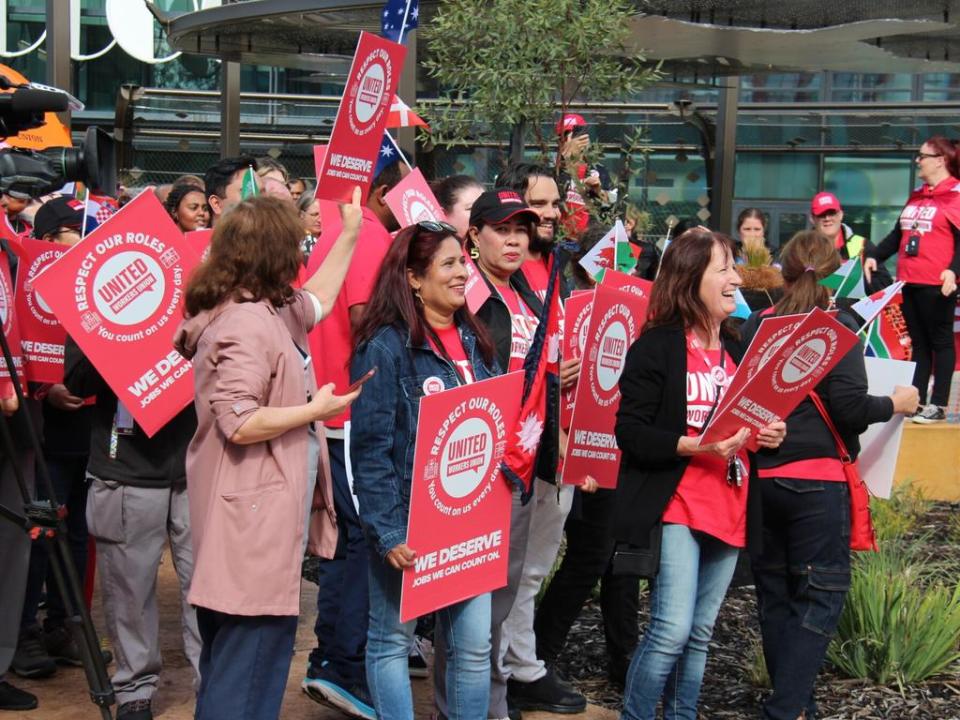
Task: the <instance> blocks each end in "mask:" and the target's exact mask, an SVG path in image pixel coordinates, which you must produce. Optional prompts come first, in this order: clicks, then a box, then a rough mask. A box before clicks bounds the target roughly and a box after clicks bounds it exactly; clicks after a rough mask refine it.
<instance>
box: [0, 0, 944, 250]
mask: <svg viewBox="0 0 960 720" xmlns="http://www.w3.org/2000/svg"><path fill="white" fill-rule="evenodd" d="M4 1H5V2H6V15H5V20H6V22H5V28H6V37H5V39H4V40H5V43H6V45H5V51H4V52H3V53H2V54H3V55H4V58H5V59H4V60H3V62H5V63H6V64H7V65H9V66H11V67H13V68H14V69H16V70H19V71H20V72H22V73H24V74H25V75H26V76H27V77H29V78H32V79H36V80H40V81H43V80H44V78H45V76H46V54H45V52H44V51H43V44H42V43H40V45H39V46H38V47H37V48H36V49H34V50H32V51H29V52H28V51H27V50H28V49H29V48H31V47H32V46H33V45H35V44H37V42H38V40H40V38H41V37H42V34H43V32H44V30H45V23H46V18H45V7H46V3H45V0H0V2H4ZM131 1H132V0H131ZM157 4H158V5H159V6H160V7H161V8H162V9H164V10H168V11H191V10H195V9H196V8H197V7H198V6H199V0H160V1H159V2H158V3H157ZM79 9H80V12H79V28H80V32H79V46H78V47H77V48H76V52H77V53H78V54H79V55H80V56H84V57H89V58H90V59H81V60H76V59H75V60H74V61H73V63H72V72H73V93H74V94H75V95H76V96H77V97H78V98H79V99H80V100H81V101H82V102H84V103H85V106H86V108H85V110H84V111H82V112H79V113H76V114H74V117H73V121H74V129H75V130H76V131H81V130H83V129H84V128H85V127H86V126H87V125H89V124H94V123H98V124H102V125H105V126H112V125H114V124H115V123H116V124H117V125H119V126H120V127H123V128H124V129H125V137H126V142H127V143H128V148H127V150H128V152H127V154H126V155H125V158H126V159H127V162H126V165H125V167H124V168H122V170H123V171H124V173H125V179H126V181H127V182H128V183H132V184H144V183H147V182H150V183H157V182H165V181H169V180H171V179H173V178H174V177H176V176H177V175H180V174H182V173H185V172H193V173H197V172H202V171H203V170H204V168H205V167H207V166H208V165H209V164H211V163H212V162H213V161H214V160H215V159H216V158H217V156H218V154H219V119H220V118H219V93H218V90H219V83H220V66H219V61H217V60H212V59H209V58H206V57H198V56H187V55H180V56H179V57H177V58H175V59H172V60H170V61H168V62H161V63H156V64H150V63H146V62H141V61H139V60H136V59H135V58H133V57H131V56H130V55H129V54H127V52H125V51H124V50H123V49H121V47H120V46H119V45H117V44H115V43H114V44H112V41H113V36H112V33H111V29H110V27H109V23H108V20H107V13H106V0H81V2H79ZM154 30H155V32H154V37H153V43H154V48H153V51H154V55H155V56H157V57H161V58H162V57H165V56H167V55H169V54H171V51H170V49H169V47H167V45H166V40H165V38H164V37H163V34H162V32H161V30H160V28H159V26H158V25H155V28H154ZM111 44H112V46H111ZM723 82H724V80H723V78H714V77H699V76H671V77H667V78H664V82H663V83H662V84H660V85H658V86H656V87H652V88H649V89H648V90H647V91H645V92H644V93H643V94H642V95H640V96H638V97H634V98H630V99H629V102H624V103H603V104H596V105H585V106H583V107H577V108H576V109H575V111H576V112H580V113H581V114H583V115H584V116H585V117H587V119H588V121H589V122H590V123H591V135H592V136H593V138H594V140H595V141H596V142H599V143H600V144H601V145H602V146H603V149H604V162H605V163H606V164H607V166H608V168H609V169H610V170H611V172H612V173H614V174H616V173H618V172H620V171H622V170H623V168H624V165H625V163H629V170H630V172H629V187H628V189H629V194H630V197H631V199H632V200H633V201H634V202H635V203H636V204H638V205H640V206H641V207H642V208H644V209H646V210H647V211H648V212H649V214H650V217H651V219H652V227H651V228H650V230H651V232H654V233H662V232H663V231H664V230H665V223H666V219H667V218H669V217H670V216H674V217H677V218H693V217H695V216H697V214H698V213H702V212H703V211H704V208H705V205H706V204H707V203H706V202H705V198H706V197H707V196H708V191H709V182H710V169H709V163H708V162H706V161H705V159H704V154H705V151H704V148H705V147H710V146H711V145H712V143H713V141H714V138H713V137H712V136H711V133H712V127H713V126H714V124H715V116H716V106H717V102H718V90H717V85H718V84H722V83H723ZM418 84H419V86H418V101H419V102H422V103H424V104H425V106H427V107H428V106H429V100H430V97H431V96H435V94H436V90H435V88H433V87H431V86H430V83H429V82H427V81H426V80H425V79H423V78H419V79H418ZM122 85H134V86H139V87H141V88H145V89H148V90H147V91H146V92H144V93H143V94H142V95H141V96H140V97H139V99H137V100H135V101H134V102H133V104H132V105H131V106H130V108H129V109H128V112H127V113H126V115H125V116H124V117H117V115H116V111H117V105H118V90H119V88H120V87H121V86H122ZM342 88H343V85H342V77H338V76H337V75H336V74H335V73H320V72H310V71H305V70H295V69H286V68H277V67H265V66H263V67H261V66H243V69H242V76H241V91H242V93H244V95H243V102H242V104H241V147H242V149H243V151H245V152H249V153H251V154H254V155H263V154H266V153H267V152H269V153H270V154H272V155H275V156H277V157H278V158H279V159H280V160H281V161H282V162H284V163H285V164H287V166H288V167H289V168H290V169H291V171H292V172H293V174H295V175H301V176H305V177H310V176H312V175H313V168H312V144H313V143H314V142H317V141H318V140H321V139H322V138H324V137H325V136H326V134H327V133H328V132H329V127H330V125H331V124H332V119H333V117H334V115H335V113H336V108H337V101H338V97H339V95H340V93H341V92H342ZM678 100H682V101H689V103H690V104H689V105H686V106H684V108H683V110H682V112H681V110H680V109H679V108H678V105H677V104H676V103H677V101H678ZM739 100H740V111H739V113H738V117H737V132H736V137H737V156H736V170H735V188H734V197H735V200H734V216H736V214H737V212H739V210H741V209H743V208H745V207H759V208H761V209H763V210H765V211H766V212H767V213H768V214H769V216H770V219H771V227H770V230H769V232H768V237H769V238H770V239H771V241H772V242H773V244H775V245H776V244H779V243H780V242H781V241H782V240H784V239H786V238H787V237H789V236H790V234H792V233H793V232H794V231H796V230H797V229H800V228H802V227H804V226H805V225H806V223H807V210H808V208H809V200H810V198H811V197H812V196H813V195H814V194H815V193H816V192H817V191H819V190H821V189H827V190H831V191H833V192H836V193H837V195H838V196H839V197H840V200H841V202H842V203H843V205H844V209H845V212H846V220H847V222H848V223H849V224H850V225H852V226H853V227H854V228H855V229H856V230H857V231H859V232H860V233H862V234H865V235H867V236H869V237H871V238H873V239H875V240H878V239H880V238H881V237H883V235H885V234H886V232H887V231H888V230H889V228H890V227H891V224H892V222H893V218H894V217H895V216H896V213H897V211H898V210H899V208H900V207H901V206H902V204H903V202H904V201H905V199H906V197H907V194H908V192H909V191H910V189H911V187H912V186H913V185H914V184H915V181H916V178H915V175H914V167H913V162H912V156H913V154H914V152H915V151H916V149H917V147H918V146H919V144H920V143H922V142H923V140H924V139H925V138H926V137H928V136H930V135H933V134H945V135H947V136H951V137H954V136H958V135H960V123H958V122H957V120H956V118H957V110H958V108H960V74H957V75H953V74H945V73H932V74H926V75H908V74H876V73H868V74H863V73H859V74H858V73H849V72H783V73H766V74H754V75H745V76H742V77H741V78H740V97H739ZM637 127H642V128H643V129H644V131H645V136H646V143H645V147H644V151H643V152H640V153H636V154H634V155H633V156H631V157H630V158H629V159H627V158H625V157H624V154H623V152H622V150H621V145H622V144H623V142H624V138H625V137H627V136H628V135H629V134H631V133H633V132H634V131H635V129H636V128H637ZM542 130H543V134H544V136H545V137H547V138H549V137H550V136H551V134H552V128H550V127H544V128H543V129H542ZM504 140H505V139H504ZM505 149H506V148H505V144H500V143H495V142H487V143H478V144H477V145H475V146H473V147H469V148H458V149H456V150H441V149H432V150H431V151H430V152H421V153H420V154H419V155H418V163H419V164H420V165H421V166H422V167H423V168H424V171H425V173H426V174H428V175H434V176H439V175H445V174H450V173H469V174H474V175H476V176H477V177H479V178H481V179H482V180H484V181H486V182H491V181H492V179H493V178H494V176H495V175H496V174H497V172H498V171H499V170H500V168H501V167H502V163H503V159H504V157H505ZM541 152H542V149H540V148H536V147H532V146H531V147H530V148H529V155H530V156H531V157H536V156H538V155H540V154H541ZM548 152H553V149H552V148H550V149H548ZM701 217H702V216H701ZM725 229H730V228H725Z"/></svg>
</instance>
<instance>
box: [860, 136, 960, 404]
mask: <svg viewBox="0 0 960 720" xmlns="http://www.w3.org/2000/svg"><path fill="white" fill-rule="evenodd" d="M914 160H915V162H916V164H917V177H918V178H920V180H922V181H923V184H922V185H921V186H920V187H919V188H917V189H916V190H914V191H913V192H912V193H910V198H909V199H908V200H907V204H906V206H904V208H903V210H902V211H901V212H900V218H899V219H898V221H897V225H896V226H894V228H893V230H892V231H891V232H890V234H889V235H887V237H886V238H884V239H883V241H881V243H880V244H879V245H877V247H876V248H875V249H873V250H870V249H868V253H869V255H870V257H868V258H867V259H866V260H865V261H864V263H863V270H864V275H865V276H866V279H867V282H869V281H870V274H871V273H872V272H873V271H874V270H876V269H877V263H878V262H883V261H884V260H886V259H887V258H888V257H890V256H891V255H893V254H894V253H897V279H898V280H903V281H904V283H906V284H905V285H904V286H903V319H904V320H905V321H906V323H907V331H908V332H909V333H910V340H911V343H912V347H913V360H914V362H916V364H917V367H916V369H915V370H914V372H913V384H914V386H915V387H916V388H917V390H918V391H919V392H920V403H921V405H924V403H926V402H927V385H928V384H929V383H930V373H931V371H932V372H933V392H932V393H931V395H930V404H928V405H924V406H923V407H921V408H920V410H919V411H918V412H917V413H916V414H915V415H914V416H913V417H912V418H911V419H912V420H913V421H914V422H918V423H933V422H938V421H940V420H944V419H945V418H946V414H945V412H944V408H945V407H946V405H947V399H948V398H949V396H950V380H951V379H952V378H953V369H954V365H955V364H956V348H955V346H954V342H953V317H954V312H955V311H956V306H957V276H958V275H960V180H958V179H957V178H958V177H960V154H958V152H957V146H956V143H955V142H954V141H952V140H947V138H945V137H941V136H939V135H936V136H934V137H932V138H930V139H929V140H927V141H926V142H925V143H924V144H923V145H921V146H920V152H918V153H917V156H916V158H915V159H914Z"/></svg>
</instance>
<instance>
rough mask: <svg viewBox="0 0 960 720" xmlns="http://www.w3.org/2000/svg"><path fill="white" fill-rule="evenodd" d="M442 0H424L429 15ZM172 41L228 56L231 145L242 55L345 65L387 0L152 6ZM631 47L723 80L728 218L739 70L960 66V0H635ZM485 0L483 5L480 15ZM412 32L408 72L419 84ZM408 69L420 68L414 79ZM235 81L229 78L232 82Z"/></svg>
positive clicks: (720, 222)
mask: <svg viewBox="0 0 960 720" xmlns="http://www.w3.org/2000/svg"><path fill="white" fill-rule="evenodd" d="M438 4H439V0H421V3H420V9H421V22H422V23H423V24H429V17H430V15H431V14H432V13H433V12H435V11H436V7H437V5H438ZM151 7H152V9H153V12H154V15H155V16H156V17H157V19H158V20H159V21H160V23H161V24H162V25H163V27H164V29H165V31H166V33H167V36H168V39H169V42H170V45H171V46H172V47H174V48H176V49H178V50H182V51H183V52H186V53H193V54H200V55H208V56H215V57H219V58H221V59H223V60H225V61H226V62H225V63H224V68H225V70H224V73H225V74H224V81H225V82H224V87H225V88H227V87H229V88H230V89H231V92H229V93H227V92H225V93H224V95H223V115H224V118H225V120H224V122H223V129H224V141H225V147H224V150H225V151H227V150H228V149H229V150H231V151H232V149H233V146H229V148H228V147H227V146H228V145H229V139H230V138H231V137H233V136H234V135H236V132H235V130H236V128H237V126H238V124H239V84H238V82H237V81H236V79H235V78H233V75H232V74H231V71H233V73H235V72H236V69H237V67H238V66H237V63H250V64H264V65H274V66H278V67H290V68H301V69H307V70H320V71H324V72H326V73H330V72H331V71H333V72H336V70H337V69H339V68H342V72H344V73H345V71H346V69H347V64H348V63H349V59H350V56H351V55H352V53H353V50H354V47H355V45H356V39H357V34H358V33H359V32H360V31H362V30H368V31H372V32H377V31H379V27H380V12H381V10H382V8H383V5H382V0H241V1H239V2H226V3H225V4H224V5H222V6H221V7H217V8H210V9H207V10H201V11H198V12H193V13H185V14H179V15H170V14H164V13H162V12H160V11H158V10H157V9H156V8H154V7H153V6H151ZM636 7H637V15H636V17H635V18H634V19H633V20H632V22H631V30H632V36H631V39H630V41H629V44H628V47H627V48H626V50H627V52H628V53H629V52H631V51H634V52H637V51H640V50H642V51H643V52H644V54H645V55H646V57H648V58H649V59H651V60H660V61H662V62H663V67H664V70H665V71H666V72H667V73H675V74H693V75H694V77H695V78H700V79H704V78H705V79H717V78H728V79H726V80H723V81H722V82H721V83H720V88H721V89H720V107H719V112H718V117H717V120H718V122H717V127H716V130H717V131H716V138H715V140H716V142H715V144H714V148H715V151H714V162H713V168H714V173H713V179H712V183H711V185H712V189H713V190H714V191H713V192H711V211H712V215H713V220H714V224H715V226H716V227H720V228H728V227H729V226H730V224H731V218H730V215H731V212H732V199H733V187H732V186H733V158H734V156H735V152H736V116H737V106H738V91H739V78H738V76H740V75H743V74H748V73H750V74H754V73H763V72H784V71H787V72H790V71H822V70H834V71H845V72H860V73H935V72H948V73H949V72H960V0H844V2H837V0H794V1H793V2H784V0H636ZM482 10H483V5H482V4H481V3H478V20H481V21H482ZM416 55H417V51H416V46H415V41H414V43H413V44H412V47H411V48H410V52H409V55H408V65H407V67H408V68H409V69H408V70H407V72H405V73H404V84H405V86H406V88H407V91H406V92H404V91H403V90H401V95H407V96H408V97H407V99H408V101H409V100H413V99H414V98H412V97H409V95H411V94H412V91H411V88H414V87H415V82H416V80H415V74H416V71H415V59H416ZM411 76H413V77H411ZM231 79H232V82H227V81H228V80H231Z"/></svg>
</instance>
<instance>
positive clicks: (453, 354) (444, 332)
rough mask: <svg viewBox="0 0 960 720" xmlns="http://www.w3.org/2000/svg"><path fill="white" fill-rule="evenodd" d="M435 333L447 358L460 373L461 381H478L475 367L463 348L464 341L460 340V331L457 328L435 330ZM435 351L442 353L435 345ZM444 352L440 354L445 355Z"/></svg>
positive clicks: (452, 326) (454, 326)
mask: <svg viewBox="0 0 960 720" xmlns="http://www.w3.org/2000/svg"><path fill="white" fill-rule="evenodd" d="M433 331H434V332H435V333H436V334H437V338H439V340H440V344H441V345H443V350H444V352H445V353H446V355H447V357H449V358H450V359H451V360H453V364H454V365H456V366H457V370H459V371H460V376H461V379H462V380H463V381H464V382H466V383H472V382H473V381H474V380H475V379H476V378H475V376H474V374H473V365H472V363H471V362H470V359H469V358H468V357H467V351H466V350H465V349H464V347H463V340H462V339H461V338H460V331H459V330H458V329H457V326H456V325H451V326H450V327H446V328H434V329H433ZM434 350H437V351H438V352H440V348H438V347H436V346H435V345H434ZM444 352H440V354H441V355H443V354H444Z"/></svg>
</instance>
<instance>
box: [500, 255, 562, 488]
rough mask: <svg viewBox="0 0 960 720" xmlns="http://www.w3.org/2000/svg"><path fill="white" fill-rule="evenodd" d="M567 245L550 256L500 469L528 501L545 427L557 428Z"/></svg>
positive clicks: (551, 430)
mask: <svg viewBox="0 0 960 720" xmlns="http://www.w3.org/2000/svg"><path fill="white" fill-rule="evenodd" d="M566 252H567V248H566V247H564V246H562V244H558V245H557V246H556V247H555V248H554V249H553V253H552V254H551V256H550V266H549V270H548V272H549V280H548V281H547V294H546V298H545V300H544V303H543V310H542V311H541V312H540V318H539V323H538V325H537V329H536V331H535V332H534V334H533V341H532V342H531V343H530V350H529V351H528V352H527V357H526V359H525V360H524V361H523V397H522V399H521V403H520V415H519V416H518V419H517V427H516V429H515V430H514V431H513V432H511V433H509V434H508V439H507V449H506V451H505V452H504V454H503V460H502V461H501V463H500V469H501V471H502V472H503V474H504V476H505V477H506V478H507V479H508V480H509V481H510V482H511V484H512V485H513V486H514V487H516V488H519V489H520V491H521V493H522V496H523V499H524V502H526V501H527V499H529V497H530V495H531V493H532V489H533V472H534V469H535V465H536V459H537V452H538V450H539V449H540V441H541V438H542V437H543V433H544V430H545V428H549V430H548V432H551V433H552V432H555V431H556V430H557V426H556V422H557V414H558V411H559V401H558V402H557V407H556V408H553V403H552V402H550V401H549V399H550V398H553V397H557V398H559V386H560V380H559V376H560V272H561V270H562V265H563V261H562V260H561V258H565V257H566Z"/></svg>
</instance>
